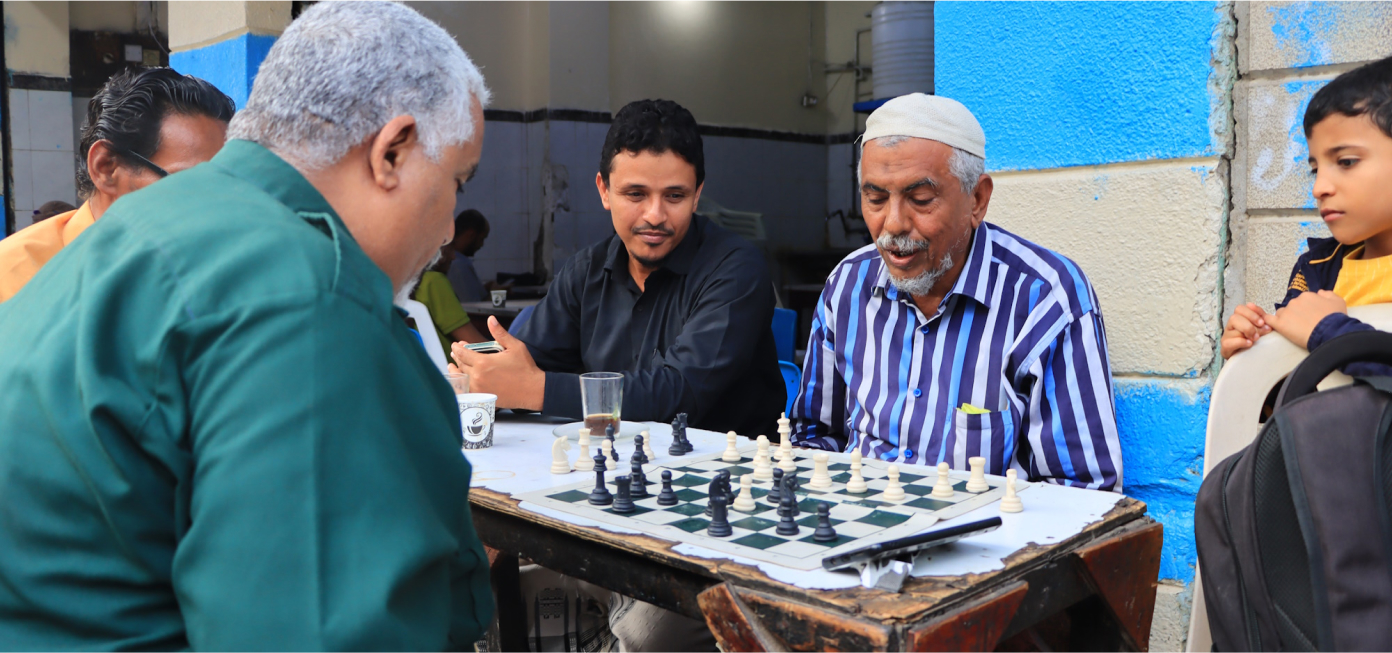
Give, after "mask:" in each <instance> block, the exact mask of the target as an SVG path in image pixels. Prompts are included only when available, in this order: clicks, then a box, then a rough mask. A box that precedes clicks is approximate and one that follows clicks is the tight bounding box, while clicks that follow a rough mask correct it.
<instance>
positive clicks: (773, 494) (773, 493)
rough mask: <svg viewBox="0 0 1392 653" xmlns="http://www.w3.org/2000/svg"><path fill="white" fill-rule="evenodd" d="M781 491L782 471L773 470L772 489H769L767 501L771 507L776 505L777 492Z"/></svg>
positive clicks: (777, 499)
mask: <svg viewBox="0 0 1392 653" xmlns="http://www.w3.org/2000/svg"><path fill="white" fill-rule="evenodd" d="M782 491H783V470H781V469H778V468H774V470H773V487H771V488H769V493H768V501H769V503H771V504H773V505H775V506H776V505H778V502H779V492H782Z"/></svg>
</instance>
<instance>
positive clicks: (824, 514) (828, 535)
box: [614, 501, 836, 542]
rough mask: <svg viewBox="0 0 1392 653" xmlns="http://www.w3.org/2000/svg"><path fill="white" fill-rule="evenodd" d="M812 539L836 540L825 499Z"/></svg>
mask: <svg viewBox="0 0 1392 653" xmlns="http://www.w3.org/2000/svg"><path fill="white" fill-rule="evenodd" d="M614 505H616V506H617V505H618V504H617V503H616V504H614ZM812 540H813V541H816V542H835V541H836V529H834V528H832V527H831V506H828V505H827V504H826V502H825V501H823V502H822V503H818V504H817V530H815V531H812Z"/></svg>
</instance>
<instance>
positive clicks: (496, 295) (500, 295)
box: [488, 290, 507, 308]
mask: <svg viewBox="0 0 1392 653" xmlns="http://www.w3.org/2000/svg"><path fill="white" fill-rule="evenodd" d="M488 294H489V295H490V296H492V298H493V306H494V307H495V308H502V307H504V306H507V291H506V290H491V291H489V293H488Z"/></svg>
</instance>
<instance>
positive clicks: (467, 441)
mask: <svg viewBox="0 0 1392 653" xmlns="http://www.w3.org/2000/svg"><path fill="white" fill-rule="evenodd" d="M454 398H455V399H456V400H457V401H458V402H459V426H460V427H462V428H463V430H464V449H466V450H467V449H487V448H489V447H491V446H493V413H494V409H495V408H496V407H497V405H498V395H490V394H485V393H482V392H471V393H469V394H463V395H455V396H454Z"/></svg>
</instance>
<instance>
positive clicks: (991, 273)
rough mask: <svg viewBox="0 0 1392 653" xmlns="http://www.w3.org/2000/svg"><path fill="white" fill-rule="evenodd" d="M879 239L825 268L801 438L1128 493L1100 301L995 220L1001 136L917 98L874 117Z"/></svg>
mask: <svg viewBox="0 0 1392 653" xmlns="http://www.w3.org/2000/svg"><path fill="white" fill-rule="evenodd" d="M861 147H862V156H861V168H860V189H861V206H862V212H863V213H864V215H865V222H866V225H867V226H868V227H869V229H870V234H871V236H872V237H874V238H875V244H874V245H872V246H866V247H864V248H862V249H860V250H858V251H856V252H854V253H852V254H851V255H850V256H848V257H846V259H845V260H843V261H842V262H841V263H840V264H839V265H838V266H837V268H836V269H835V270H834V271H833V272H832V273H831V276H830V277H828V278H827V284H826V288H825V289H824V290H823V291H822V297H821V300H820V302H819V305H818V307H817V313H816V316H815V318H814V320H813V323H812V336H811V338H810V339H809V342H808V345H807V359H806V361H805V364H804V370H803V377H802V385H803V387H802V391H801V392H800V394H799V396H798V398H797V401H796V402H795V404H794V406H793V414H792V415H790V417H791V418H793V423H794V431H793V440H794V442H795V443H797V444H798V445H800V446H804V447H812V448H819V449H827V450H832V451H851V450H859V451H860V452H861V453H862V454H863V455H867V456H875V457H878V458H880V459H882V460H897V461H899V462H901V463H907V464H918V465H937V464H938V463H939V462H942V461H946V462H947V463H949V464H950V465H952V467H953V468H955V469H966V468H967V459H968V458H970V457H973V456H981V457H983V458H985V459H986V471H987V472H988V473H990V474H1004V473H1005V470H1006V469H1011V468H1013V469H1016V470H1019V471H1020V474H1021V475H1022V476H1025V477H1028V478H1029V479H1030V480H1043V481H1048V482H1053V483H1060V484H1066V485H1072V486H1077V487H1086V488H1093V489H1100V490H1112V491H1117V492H1119V491H1121V488H1122V456H1121V445H1120V443H1119V441H1118V440H1117V426H1116V416H1115V412H1114V406H1113V400H1112V379H1111V369H1110V367H1109V365H1108V362H1107V338H1106V333H1105V330H1104V329H1103V325H1102V315H1101V309H1100V308H1099V307H1098V305H1097V295H1096V293H1095V292H1094V291H1093V289H1092V284H1091V283H1089V282H1088V280H1087V277H1086V276H1084V275H1083V272H1082V270H1080V269H1079V268H1078V266H1077V264H1075V263H1074V262H1072V261H1070V260H1068V259H1067V258H1064V257H1063V256H1060V255H1059V254H1057V253H1054V252H1052V251H1049V250H1047V249H1045V248H1043V247H1040V246H1038V245H1035V244H1034V243H1031V242H1029V241H1026V240H1025V239H1023V238H1020V237H1018V236H1015V235H1014V234H1011V233H1009V232H1007V231H1005V230H1003V229H1001V228H999V227H996V226H994V225H992V224H989V223H987V222H985V217H986V208H987V205H988V204H989V203H990V200H991V190H992V181H991V177H990V176H989V175H986V174H984V170H985V156H986V137H985V133H984V132H983V131H982V129H981V126H980V125H979V124H978V123H977V121H976V118H975V117H974V116H972V114H971V112H970V111H968V110H967V108H966V107H965V106H963V105H962V104H960V103H958V102H956V101H954V100H950V99H948V98H944V97H937V96H929V95H923V94H913V95H908V96H903V97H899V98H896V99H894V100H891V101H889V102H887V103H886V104H884V105H883V106H882V107H880V108H879V109H878V110H876V111H875V113H873V114H871V116H870V118H869V119H868V120H867V122H866V131H865V136H864V140H863V141H862V146H861Z"/></svg>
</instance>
